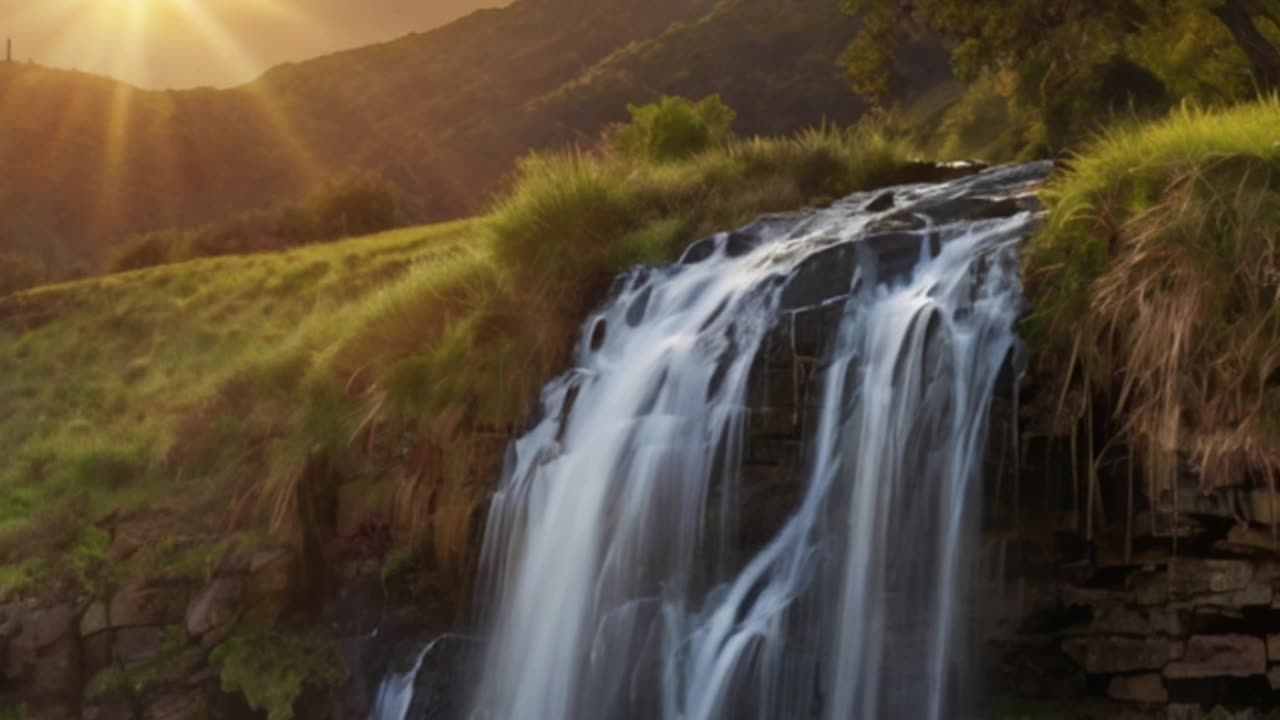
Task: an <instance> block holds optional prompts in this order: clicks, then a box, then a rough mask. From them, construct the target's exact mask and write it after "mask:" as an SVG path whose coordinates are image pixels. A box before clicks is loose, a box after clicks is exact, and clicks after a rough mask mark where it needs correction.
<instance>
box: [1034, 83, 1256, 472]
mask: <svg viewBox="0 0 1280 720" xmlns="http://www.w3.org/2000/svg"><path fill="white" fill-rule="evenodd" d="M1047 196H1048V200H1049V205H1050V210H1051V213H1050V218H1049V223H1048V227H1047V229H1046V231H1045V232H1044V233H1043V234H1042V235H1040V236H1039V237H1038V238H1036V239H1035V240H1034V242H1033V243H1032V244H1031V246H1030V247H1029V248H1028V251H1027V254H1026V270H1025V273H1026V284H1027V288H1028V290H1029V292H1030V294H1031V296H1032V297H1033V299H1034V300H1035V311H1034V312H1033V313H1032V315H1031V316H1030V317H1029V318H1028V320H1027V323H1026V328H1027V331H1028V335H1029V336H1030V337H1031V339H1032V341H1033V343H1034V344H1035V346H1036V347H1037V349H1038V350H1039V356H1040V358H1041V361H1040V365H1041V373H1042V374H1043V375H1044V376H1045V377H1046V378H1052V379H1054V383H1055V384H1056V385H1057V386H1058V387H1059V388H1061V389H1060V391H1059V392H1058V393H1057V394H1056V395H1055V397H1057V398H1059V399H1058V402H1057V408H1056V411H1057V412H1058V413H1059V414H1060V415H1062V416H1064V417H1060V418H1059V420H1060V424H1070V423H1075V422H1078V421H1079V420H1080V419H1081V418H1082V417H1083V416H1084V415H1085V412H1086V408H1087V406H1088V404H1089V403H1096V402H1098V401H1099V400H1105V402H1106V404H1107V405H1108V409H1109V410H1110V411H1111V412H1112V413H1114V415H1115V416H1116V417H1117V418H1118V420H1119V421H1120V427H1121V428H1122V430H1123V433H1124V439H1125V440H1126V441H1127V442H1128V443H1130V444H1131V445H1132V446H1134V447H1135V448H1137V449H1139V450H1140V451H1141V452H1142V455H1143V457H1144V458H1145V461H1144V463H1143V465H1144V468H1145V470H1146V472H1147V473H1148V475H1149V478H1148V479H1149V481H1150V482H1151V483H1152V487H1153V488H1155V489H1156V490H1157V491H1159V490H1162V489H1171V488H1172V486H1171V483H1172V482H1174V480H1175V478H1176V473H1177V467H1178V462H1179V460H1180V459H1183V458H1185V459H1188V460H1190V461H1191V462H1192V463H1193V464H1194V465H1195V467H1196V468H1197V469H1198V470H1199V471H1200V473H1201V477H1202V480H1203V482H1204V484H1205V487H1206V489H1210V488H1215V487H1226V486H1238V485H1247V484H1264V485H1269V486H1272V487H1274V478H1275V474H1276V473H1277V472H1280V423H1277V422H1276V420H1277V417H1276V415H1277V413H1276V411H1275V408H1276V407H1280V247H1278V244H1280V100H1277V99H1276V98H1274V97H1273V98H1270V99H1266V100H1262V101H1260V102H1258V103H1255V104H1251V105H1247V106H1241V107H1237V108H1234V109H1231V110H1227V111H1220V112H1205V111H1200V110H1196V109H1193V108H1184V109H1182V110H1181V111H1179V112H1177V113H1175V114H1174V115H1172V116H1171V117H1169V118H1168V119H1167V120H1165V121H1163V122H1160V123H1156V124H1154V125H1152V126H1149V127H1145V128H1141V129H1134V130H1126V131H1120V132H1116V133H1113V134H1112V135H1110V136H1108V137H1106V138H1103V139H1101V140H1099V141H1098V142H1096V143H1095V144H1094V145H1093V146H1091V147H1090V148H1088V149H1087V150H1086V151H1084V152H1083V153H1082V154H1081V155H1080V156H1079V157H1077V158H1076V159H1074V161H1073V162H1072V164H1071V168H1070V170H1069V172H1068V173H1067V174H1066V175H1065V176H1063V177H1062V178H1060V179H1059V180H1058V181H1057V182H1056V183H1054V185H1053V186H1052V187H1051V188H1050V190H1049V192H1048V193H1047ZM1069 398H1071V399H1069Z"/></svg>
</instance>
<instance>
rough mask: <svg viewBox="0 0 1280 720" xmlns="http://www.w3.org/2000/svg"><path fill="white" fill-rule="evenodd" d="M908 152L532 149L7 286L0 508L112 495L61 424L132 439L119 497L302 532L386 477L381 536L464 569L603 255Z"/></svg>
mask: <svg viewBox="0 0 1280 720" xmlns="http://www.w3.org/2000/svg"><path fill="white" fill-rule="evenodd" d="M907 153H908V151H907V148H906V147H904V146H902V145H901V144H899V143H896V142H894V141H893V140H891V139H889V138H888V137H886V136H885V135H883V134H881V133H879V132H877V131H875V130H874V129H870V128H861V129H855V130H852V131H848V132H845V131H837V130H834V129H822V130H814V131H811V132H808V133H804V134H802V135H799V136H797V137H795V138H789V139H741V140H733V141H731V142H729V143H727V144H726V145H725V146H723V147H717V148H715V149H710V150H707V151H706V152H703V153H700V154H697V155H695V156H692V157H688V158H685V159H682V160H664V161H663V162H653V163H650V162H645V161H639V160H637V159H635V158H626V157H621V156H616V155H613V154H610V153H608V152H600V153H588V152H584V151H569V152H564V153H559V154H544V155H535V156H532V157H530V158H528V159H526V160H525V161H524V162H523V164H522V165H521V167H520V171H519V175H518V178H517V180H516V182H515V184H514V186H513V188H512V189H511V191H510V192H509V193H508V194H507V195H506V196H505V197H503V198H501V199H500V200H498V201H497V202H496V203H495V204H494V206H493V207H492V209H491V211H490V212H489V213H488V214H487V215H486V216H484V217H482V218H480V219H478V220H476V221H473V222H470V223H463V224H454V225H449V226H442V227H438V228H427V229H417V230H408V231H401V232H397V233H391V234H387V235H383V236H377V237H374V238H363V239H357V240H352V241H348V242H343V243H337V244H334V245H327V246H317V247H311V248H306V249H303V250H297V251H291V252H288V253H282V254H274V255H258V256H251V257H250V256H246V257H228V258H221V259H217V260H204V261H197V262H194V263H188V264H180V265H174V266H169V267H164V268H157V269H153V270H146V271H140V272H134V273H125V274H121V275H117V276H112V277H109V278H103V279H98V280H93V281H88V282H85V283H80V284H72V285H66V286H61V287H55V288H48V289H42V290H38V291H34V292H30V293H25V294H19V295H17V296H15V297H13V298H11V299H9V300H7V301H5V302H4V304H3V305H0V372H5V371H10V372H11V373H12V374H5V375H3V376H0V377H3V378H4V379H3V380H0V407H3V408H5V409H3V410H0V453H6V454H8V455H10V456H15V457H22V456H26V455H30V454H31V453H33V452H36V450H38V449H39V448H42V447H46V448H49V449H50V451H49V452H48V453H46V455H45V456H43V457H44V461H43V462H44V463H45V464H44V465H40V466H39V468H38V469H33V468H37V466H36V465H31V464H28V465H26V466H22V467H17V466H10V467H7V468H6V469H5V470H4V471H3V472H0V509H3V508H4V507H15V508H21V510H20V511H16V510H15V511H14V512H13V513H10V515H13V516H14V517H16V518H17V519H16V520H15V521H14V522H15V523H17V525H23V526H29V525H32V523H35V524H39V523H38V521H37V520H33V518H36V517H39V516H41V515H42V514H48V513H47V512H46V510H48V509H49V508H53V507H58V506H63V505H66V504H67V503H70V502H72V501H73V498H74V497H75V496H76V494H77V493H81V492H85V491H88V492H90V493H92V494H94V495H95V497H101V498H103V499H106V500H109V499H110V498H112V497H115V496H114V495H111V494H110V493H107V492H106V491H105V490H100V489H97V488H95V487H94V485H95V484H103V483H105V481H106V480H107V479H108V476H109V475H110V476H111V477H114V476H115V475H117V474H120V473H117V472H116V471H115V470H112V471H111V472H110V473H98V472H91V473H89V475H91V476H92V477H83V478H82V479H81V480H78V481H75V482H66V483H52V482H51V481H50V480H48V479H47V478H46V475H47V474H49V473H55V474H56V473H63V474H65V473H66V472H69V470H67V468H68V467H71V466H72V465H74V464H75V463H77V462H79V461H77V460H76V459H75V456H74V454H73V453H70V452H64V449H66V448H64V447H62V446H61V445H60V444H59V443H61V442H63V440H62V438H65V437H66V433H67V432H68V428H70V427H72V426H73V425H74V426H75V427H77V428H79V431H78V432H80V433H82V434H83V435H85V436H86V437H89V438H95V439H99V440H100V441H101V444H103V445H106V446H120V447H137V448H144V449H145V451H143V452H142V454H141V455H137V456H135V455H133V454H131V455H129V456H128V458H127V459H128V460H129V461H130V463H132V464H130V465H128V468H129V472H130V473H135V472H136V474H137V475H138V476H143V475H145V476H149V477H155V478H158V481H157V482H155V483H151V484H148V485H147V487H149V488H153V489H154V491H153V492H151V494H149V495H147V496H145V497H142V496H139V497H136V498H134V499H133V500H132V501H130V503H129V504H127V505H121V506H117V507H116V508H114V509H116V510H120V509H122V508H123V509H125V510H126V511H127V512H131V513H142V514H146V513H153V514H154V513H157V512H159V509H160V508H162V507H163V508H164V512H166V513H168V514H170V515H172V516H175V517H182V516H185V515H193V516H196V517H198V518H199V520H200V522H198V523H194V524H193V525H198V526H200V527H201V528H202V529H208V528H209V527H210V526H216V525H217V524H218V523H222V524H224V527H229V528H260V527H266V526H270V527H272V528H274V529H275V530H276V532H277V533H279V534H280V536H281V537H283V538H287V539H290V540H292V541H294V542H315V541H316V539H317V538H323V537H324V536H325V533H326V532H327V531H328V529H329V527H328V525H329V524H330V523H331V522H332V521H331V518H328V517H326V511H325V510H324V508H326V507H330V506H331V505H332V498H333V497H334V493H335V492H336V488H337V486H338V485H339V484H342V483H346V482H351V481H359V480H361V479H364V478H376V477H382V478H388V477H389V478H391V479H393V480H394V481H395V486H396V488H397V490H396V493H395V497H396V500H395V504H396V507H397V512H396V513H395V516H396V523H397V524H398V527H397V528H395V530H396V532H395V534H396V536H397V537H399V538H403V539H405V540H406V542H409V543H414V544H415V549H416V550H418V551H419V552H425V553H427V554H429V555H431V556H432V557H433V560H434V565H435V567H436V568H437V569H438V570H440V571H442V572H444V573H446V574H447V573H462V572H463V571H464V569H465V567H466V566H467V562H466V558H465V553H466V552H467V551H468V550H469V549H470V547H471V546H472V542H471V539H472V536H473V535H474V533H475V531H476V524H475V523H476V519H477V518H479V517H480V515H481V512H482V510H483V507H484V504H485V502H487V497H488V493H489V492H490V490H491V488H492V484H493V482H494V480H495V479H496V476H497V473H498V471H499V469H500V468H499V464H500V462H501V458H502V449H503V447H504V445H505V444H506V442H507V441H508V439H509V438H510V437H511V436H512V435H513V434H514V433H515V432H517V431H518V430H519V429H520V428H521V427H522V426H523V425H524V424H525V423H526V422H527V420H528V418H529V414H530V412H531V410H532V404H533V403H534V401H535V400H536V398H537V393H538V390H539V388H540V387H541V386H542V385H543V384H544V383H545V382H546V381H547V380H548V379H549V378H550V377H551V376H552V375H554V374H555V373H557V372H560V371H561V370H562V369H564V367H565V365H566V363H567V362H568V358H569V354H570V351H571V350H572V347H573V343H574V339H575V334H576V332H577V328H578V326H579V324H580V322H581V320H582V318H583V316H584V315H585V314H586V312H587V311H588V310H589V309H590V307H591V306H592V305H594V304H596V303H598V302H600V301H601V299H602V298H603V295H604V293H605V292H606V290H607V288H608V285H609V283H610V281H611V279H612V277H613V276H614V275H615V274H616V273H618V272H619V271H621V270H623V269H624V268H626V267H628V266H630V265H633V264H637V263H657V262H662V261H666V260H669V259H670V258H672V257H674V256H675V255H676V254H677V253H678V252H679V251H680V250H681V249H682V248H683V247H684V246H685V245H687V244H688V243H689V242H691V241H693V240H695V239H697V238H698V237H699V236H702V235H705V234H709V233H712V232H716V231H720V230H724V229H728V228H731V227H733V226H735V225H737V224H741V223H743V222H746V221H748V220H749V219H751V218H752V217H754V216H756V215H759V214H761V213H767V212H774V211H781V210H793V209H797V208H800V207H803V206H805V205H807V204H812V203H815V202H824V201H826V200H830V199H833V198H835V197H837V196H839V195H842V194H845V193H849V192H852V191H855V190H859V189H866V188H871V187H874V186H877V185H880V184H884V183H887V182H891V181H893V180H894V179H896V178H897V176H898V175H899V174H900V171H901V168H903V167H904V166H905V165H906V163H907ZM6 318H7V319H6ZM55 378H56V379H55ZM69 386H73V387H76V388H78V389H76V390H75V391H69V389H68V387H69ZM40 438H45V439H46V441H40ZM48 438H55V440H54V441H53V444H52V445H51V446H50V445H49V444H48V442H47V439H48ZM97 441H98V440H95V442H97ZM42 443H43V444H42ZM120 443H123V444H120ZM102 460H103V461H104V462H106V461H108V460H112V458H110V457H104V458H103V459H102ZM109 465H110V467H111V468H116V467H120V468H123V467H125V466H124V465H118V464H109ZM104 467H107V466H104ZM59 468H61V469H59ZM120 472H121V473H122V472H124V470H120ZM114 482H115V481H112V483H114ZM124 484H125V485H128V484H129V483H128V482H125V483H124ZM110 504H111V503H110V502H106V503H105V504H104V509H105V507H106V506H109V505H110ZM228 508H229V509H230V510H229V511H228ZM98 517H101V515H94V514H91V515H90V516H88V517H87V518H85V519H86V520H87V521H89V522H93V521H94V520H95V519H96V518H98ZM17 525H15V528H14V530H13V531H14V532H16V531H17ZM5 532H6V531H5V530H4V528H2V527H0V536H2V535H3V534H4V533H5ZM0 540H2V538H0ZM0 544H2V543H0ZM30 552H32V553H39V552H40V550H39V549H38V548H36V547H34V546H33V547H31V548H30ZM13 561H16V558H14V560H13ZM0 577H3V575H2V574H0ZM454 584H455V585H456V586H458V587H465V585H466V584H465V583H463V582H457V583H454Z"/></svg>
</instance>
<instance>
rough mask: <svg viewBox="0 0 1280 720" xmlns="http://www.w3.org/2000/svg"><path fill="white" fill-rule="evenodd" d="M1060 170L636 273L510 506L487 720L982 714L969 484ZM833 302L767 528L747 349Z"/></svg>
mask: <svg viewBox="0 0 1280 720" xmlns="http://www.w3.org/2000/svg"><path fill="white" fill-rule="evenodd" d="M1048 170H1049V166H1048V165H1047V164H1043V163H1040V164H1033V165H1024V166H1017V167H1008V168H999V169H996V170H991V171H987V172H984V173H981V174H977V175H974V176H971V177H968V178H965V179H961V180H957V181H953V182H950V183H944V184H938V185H915V186H904V187H900V188H895V189H893V190H891V191H888V192H886V193H875V194H862V195H855V196H853V197H850V198H848V199H846V200H843V201H841V202H838V203H836V204H835V205H833V206H832V207H830V208H828V209H825V210H820V211H815V212H813V213H811V214H809V215H807V216H795V217H776V218H770V219H766V220H763V221H760V222H758V223H756V224H754V225H751V226H748V227H747V228H744V229H743V230H741V231H738V232H735V233H730V234H723V235H720V236H717V237H716V238H712V239H710V240H707V241H704V242H702V243H699V244H698V245H695V246H694V247H693V248H691V249H690V250H689V251H688V252H687V253H686V255H685V257H684V258H682V260H681V262H680V263H678V264H675V265H672V266H670V267H665V268H645V269H638V270H635V271H633V272H631V273H629V274H628V275H626V276H624V277H623V278H621V279H620V280H619V282H618V283H617V284H616V285H615V288H614V292H613V294H612V299H611V300H609V301H608V302H607V303H606V304H605V306H604V307H603V308H602V309H601V310H600V311H599V312H598V313H597V314H595V315H594V316H593V317H591V318H589V319H588V321H587V322H586V324H585V325H584V328H583V333H582V341H581V343H580V348H579V350H578V353H577V356H576V362H575V368H574V369H573V370H571V371H570V372H568V373H566V374H565V375H564V376H562V377H560V378H559V379H557V380H555V381H553V382H552V383H550V384H549V385H548V386H547V387H546V389H545V390H544V392H543V395H542V398H541V405H542V408H543V413H542V418H541V420H540V421H539V422H538V423H537V424H536V426H535V427H533V429H532V430H531V431H529V432H528V434H526V435H525V436H524V437H522V438H521V439H519V440H518V441H517V442H515V443H514V444H513V446H512V448H511V450H510V453H509V457H508V461H507V469H506V473H505V478H504V481H503V484H502V486H501V488H500V490H499V492H498V493H497V495H496V497H495V499H494V502H493V506H492V509H491V511H490V516H489V523H488V526H487V528H486V538H485V546H484V550H483V555H482V560H481V561H482V564H483V568H482V569H483V572H484V578H485V579H484V580H483V582H482V586H481V588H480V592H481V597H483V598H487V599H488V600H489V602H490V603H491V606H490V607H489V608H488V609H487V612H486V617H487V623H488V627H489V629H490V631H491V633H492V635H491V642H490V644H489V646H488V649H487V651H486V653H485V658H484V663H483V668H482V670H481V673H480V677H479V680H478V683H477V686H476V688H475V690H474V693H473V715H472V717H475V718H484V719H486V720H498V719H508V718H512V719H516V718H519V719H527V720H562V719H564V720H568V719H576V718H581V719H583V720H597V719H602V718H635V719H637V720H640V719H648V718H667V719H669V720H677V719H679V720H702V719H704V718H708V719H709V718H726V719H734V720H736V719H737V718H760V719H762V720H764V719H775V718H776V719H779V720H790V719H795V718H826V719H829V720H837V719H839V720H846V719H849V718H895V719H896V718H921V719H928V720H937V719H940V718H952V717H957V716H963V715H964V714H965V713H966V712H967V704H966V703H967V693H966V690H967V685H966V682H965V680H966V675H967V672H966V671H967V670H968V669H969V668H971V667H972V666H973V661H974V658H973V657H972V653H971V650H972V647H971V646H972V643H971V642H970V639H969V637H968V632H967V631H968V627H967V625H968V623H967V622H966V613H967V612H968V611H967V600H968V589H969V584H970V581H971V575H972V574H973V568H972V567H971V565H972V557H973V553H972V552H971V551H970V550H971V546H972V545H973V544H974V543H975V540H976V538H975V535H976V525H975V522H976V519H977V517H976V515H977V513H976V512H975V507H974V506H975V502H974V495H975V492H974V491H975V488H976V486H977V483H976V482H975V479H976V477H977V476H978V473H979V469H980V464H981V461H982V457H983V453H984V449H985V436H986V425H987V414H988V409H989V406H990V401H991V397H992V394H993V391H994V388H995V385H996V382H997V378H998V376H999V375H1000V372H1001V368H1002V367H1003V366H1004V364H1005V360H1006V357H1007V356H1008V355H1009V353H1010V351H1011V349H1012V348H1013V346H1014V344H1015V342H1016V338H1015V336H1014V323H1015V321H1016V318H1017V315H1018V312H1019V310H1020V306H1021V294H1020V286H1019V283H1018V276H1017V262H1016V247H1017V243H1018V241H1019V240H1020V239H1021V238H1023V237H1025V235H1026V234H1027V233H1028V232H1029V231H1030V229H1031V227H1032V226H1033V224H1034V223H1035V222H1036V221H1037V216H1036V214H1035V213H1034V212H1032V211H1030V210H1028V209H1026V208H1025V206H1024V205H1022V204H1020V203H1018V202H1017V201H1016V200H1014V199H1012V198H1016V197H1017V196H1019V195H1021V194H1024V193H1026V192H1027V191H1028V190H1029V189H1030V188H1032V187H1034V186H1035V185H1036V184H1038V183H1039V182H1041V181H1043V179H1044V177H1045V176H1046V174H1047V172H1048ZM802 313H821V314H822V315H821V316H822V317H829V318H831V324H832V326H831V327H830V328H829V340H828V341H827V342H826V347H825V352H824V353H823V355H822V357H821V358H820V362H819V363H818V368H819V370H818V373H819V374H818V378H819V387H820V390H819V391H818V392H819V395H818V397H817V416H816V421H815V422H813V423H812V425H811V428H810V430H809V431H808V432H807V433H806V437H805V444H806V447H805V450H804V463H805V466H804V472H803V474H802V475H801V476H800V477H799V479H798V480H797V483H799V484H800V486H799V487H798V489H797V492H796V498H797V500H796V502H794V504H793V506H788V507H787V508H786V510H787V512H789V515H786V516H784V519H783V520H782V521H781V522H779V523H777V527H776V529H774V528H771V530H770V532H771V535H770V536H769V539H768V540H767V541H766V542H763V543H760V544H758V545H757V546H747V545H746V544H744V543H743V542H742V540H741V537H742V535H741V533H740V532H738V531H739V529H740V528H741V527H742V526H743V524H744V523H752V522H753V519H752V518H750V517H744V510H743V508H744V505H743V494H744V493H743V490H744V485H743V460H742V457H743V443H744V428H745V427H746V425H747V424H748V421H749V417H748V415H749V413H750V412H751V410H750V408H749V394H750V392H749V389H750V386H751V383H752V374H753V368H755V367H756V365H757V362H758V360H759V359H760V358H761V357H762V356H763V355H765V354H768V353H775V352H778V349H777V347H775V345H776V342H775V339H776V338H777V337H779V336H785V334H786V328H787V327H788V323H792V325H791V330H792V332H794V327H795V326H794V323H795V322H796V318H797V317H798V316H799V315H800V314H802Z"/></svg>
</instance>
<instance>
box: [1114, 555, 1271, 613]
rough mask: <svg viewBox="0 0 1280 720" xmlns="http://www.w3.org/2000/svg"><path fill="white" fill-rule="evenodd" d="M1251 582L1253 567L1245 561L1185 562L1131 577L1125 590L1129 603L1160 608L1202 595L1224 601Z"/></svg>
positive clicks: (1244, 588) (1189, 560) (1247, 586)
mask: <svg viewBox="0 0 1280 720" xmlns="http://www.w3.org/2000/svg"><path fill="white" fill-rule="evenodd" d="M1252 580H1253V564H1252V563H1250V562H1249V561H1247V560H1208V559H1186V560H1178V561H1177V562H1175V563H1173V564H1171V565H1170V566H1169V567H1168V568H1167V569H1164V570H1148V571H1143V572H1140V573H1136V574H1134V575H1133V576H1132V577H1130V578H1129V581H1128V589H1129V591H1130V593H1131V596H1132V597H1133V599H1134V600H1135V601H1137V602H1139V603H1141V604H1143V605H1162V604H1164V603H1165V602H1168V601H1170V600H1173V601H1190V600H1195V599H1196V598H1197V597H1199V596H1204V595H1219V596H1222V597H1224V598H1227V597H1230V596H1229V595H1228V594H1230V593H1235V592H1237V591H1241V590H1246V589H1247V588H1249V586H1250V583H1251V581H1252ZM1243 599H1248V598H1247V597H1245V598H1243Z"/></svg>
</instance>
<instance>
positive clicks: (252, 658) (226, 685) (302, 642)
mask: <svg viewBox="0 0 1280 720" xmlns="http://www.w3.org/2000/svg"><path fill="white" fill-rule="evenodd" d="M210 660H211V661H212V662H213V664H214V665H215V666H216V667H218V668H219V670H220V671H221V677H222V689H223V690H225V691H226V692H238V693H241V694H242V695H244V698H245V700H246V701H247V702H248V703H249V707H250V708H252V709H254V710H258V711H263V712H266V714H267V718H268V720H293V717H294V705H295V704H296V703H297V701H298V698H299V697H301V695H302V691H303V689H304V688H306V687H307V686H313V687H327V686H332V685H336V684H338V683H340V682H342V680H343V679H345V678H346V671H345V669H344V668H343V663H342V657H341V656H340V655H339V653H338V647H337V644H336V643H335V642H334V641H333V640H332V639H331V638H327V637H324V636H322V635H319V634H317V633H307V634H298V635H286V634H283V633H279V632H274V631H270V630H257V629H242V630H240V631H238V632H236V634H234V635H232V636H231V638H229V639H228V640H227V641H226V642H224V643H223V644H222V645H219V646H218V647H217V648H216V649H215V650H214V651H213V654H212V655H211V656H210Z"/></svg>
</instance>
